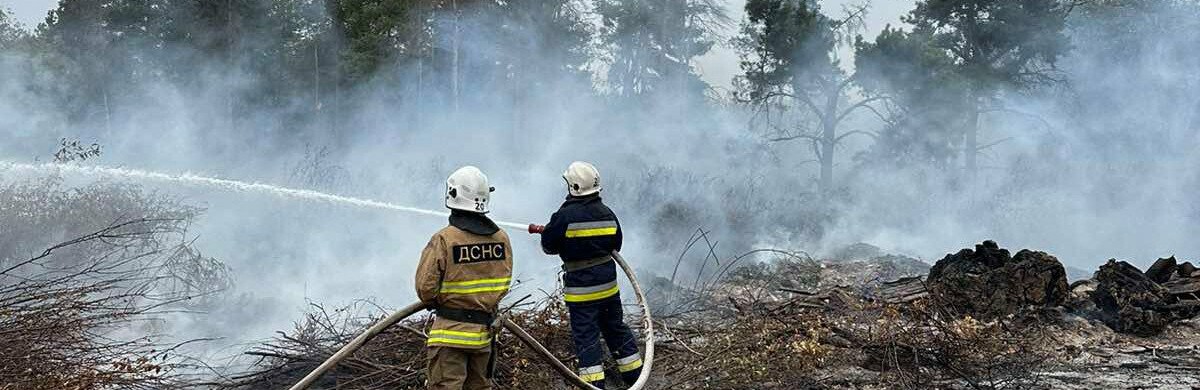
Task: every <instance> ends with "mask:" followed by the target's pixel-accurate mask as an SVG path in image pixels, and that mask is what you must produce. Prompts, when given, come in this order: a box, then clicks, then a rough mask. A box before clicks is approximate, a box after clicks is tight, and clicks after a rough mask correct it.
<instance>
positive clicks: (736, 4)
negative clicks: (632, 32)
mask: <svg viewBox="0 0 1200 390" xmlns="http://www.w3.org/2000/svg"><path fill="white" fill-rule="evenodd" d="M864 2H867V1H866V0H827V1H821V2H820V3H821V6H822V7H823V8H824V9H825V11H826V13H827V14H829V15H830V16H831V17H837V16H839V15H841V14H842V12H841V10H842V8H843V7H846V6H851V5H856V4H863V3H864ZM723 3H725V10H726V12H727V14H728V15H729V17H730V19H732V20H733V23H732V24H730V25H729V26H728V27H727V29H726V31H722V32H721V35H722V40H724V41H728V40H729V38H731V37H733V35H734V34H736V33H737V30H738V24H740V23H741V22H742V7H743V6H745V4H746V1H745V0H725V1H723ZM0 4H2V6H3V7H5V8H8V9H10V10H12V13H13V14H14V15H15V16H16V19H17V20H18V21H20V22H21V23H22V24H24V25H25V26H26V27H29V28H33V27H35V26H37V25H38V23H41V22H42V21H44V20H45V19H46V12H48V11H50V9H51V8H54V6H55V5H56V4H58V0H0ZM869 4H870V10H869V11H868V13H867V15H866V17H865V18H864V21H863V22H864V23H863V24H864V31H863V35H865V36H868V37H873V36H875V35H877V34H879V31H880V30H883V28H884V26H887V25H889V24H891V25H897V24H899V23H900V16H901V15H903V14H904V13H906V12H908V11H909V10H910V9H912V7H913V0H875V1H873V2H869ZM848 54H849V51H848V50H847V51H846V54H844V55H848ZM696 67H697V69H699V70H700V74H701V76H702V77H703V78H704V79H705V81H707V82H708V83H709V84H711V85H712V86H713V87H714V88H717V89H719V90H728V89H729V88H730V86H731V80H733V77H734V76H736V75H737V73H738V71H739V69H738V56H737V53H736V52H735V51H734V50H733V48H731V47H729V45H728V44H727V42H726V43H725V44H722V45H719V46H717V47H714V48H713V50H712V51H711V52H709V53H708V54H707V55H705V56H703V57H700V58H699V59H698V60H697V62H696Z"/></svg>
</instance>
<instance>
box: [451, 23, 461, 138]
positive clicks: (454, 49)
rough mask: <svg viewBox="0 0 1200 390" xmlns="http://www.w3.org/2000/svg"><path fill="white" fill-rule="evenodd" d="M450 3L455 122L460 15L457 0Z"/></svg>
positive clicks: (457, 103)
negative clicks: (452, 28)
mask: <svg viewBox="0 0 1200 390" xmlns="http://www.w3.org/2000/svg"><path fill="white" fill-rule="evenodd" d="M450 4H451V6H452V8H453V12H454V31H453V32H452V33H451V34H452V35H453V36H452V37H451V38H450V41H451V57H450V98H451V100H452V102H451V106H452V108H453V110H454V118H453V119H454V121H455V123H457V121H458V108H459V99H458V88H459V85H458V81H459V80H458V46H459V42H458V40H459V39H460V38H461V37H460V36H459V26H458V24H459V23H460V22H461V21H460V19H461V17H460V15H459V14H458V13H459V11H458V0H453V1H451V2H450Z"/></svg>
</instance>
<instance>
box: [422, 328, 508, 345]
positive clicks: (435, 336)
mask: <svg viewBox="0 0 1200 390" xmlns="http://www.w3.org/2000/svg"><path fill="white" fill-rule="evenodd" d="M491 342H492V339H491V337H490V335H488V332H487V331H483V332H461V331H456V330H445V329H433V330H430V331H429V340H427V341H425V344H426V345H433V344H449V345H461V346H464V347H473V348H478V347H483V346H487V345H488V344H490V343H491Z"/></svg>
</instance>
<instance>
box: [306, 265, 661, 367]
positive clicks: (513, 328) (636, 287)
mask: <svg viewBox="0 0 1200 390" xmlns="http://www.w3.org/2000/svg"><path fill="white" fill-rule="evenodd" d="M613 259H614V260H616V262H617V264H618V265H620V266H621V270H622V271H624V272H625V276H626V277H628V278H629V284H630V285H632V286H633V292H634V295H635V296H636V297H637V303H638V306H640V307H641V308H642V327H643V329H644V331H643V333H644V334H645V338H646V341H645V344H644V347H643V348H642V351H643V353H644V355H643V356H642V374H641V376H638V379H637V382H634V383H633V385H631V386H630V387H629V389H628V390H641V389H642V388H644V387H645V386H646V383H647V382H648V381H649V378H650V369H651V366H652V365H653V363H654V321H653V320H652V319H651V317H650V307H649V306H648V305H646V296H645V295H644V294H643V293H642V287H641V285H640V284H638V280H637V277H636V276H634V274H633V269H632V268H630V267H629V263H626V262H625V259H624V258H623V257H621V254H620V253H617V252H613ZM423 309H425V305H423V304H422V303H421V302H417V303H413V304H411V305H408V306H405V307H404V308H402V309H400V310H397V311H396V312H395V313H392V315H389V316H387V317H386V318H384V319H382V320H380V321H379V322H376V323H375V324H374V325H371V327H370V328H367V330H366V331H365V332H363V333H362V334H359V335H358V337H355V338H354V340H351V341H350V343H348V344H346V346H344V347H342V349H339V350H338V351H337V352H336V353H334V354H333V356H330V357H329V359H326V360H325V361H324V362H322V363H321V365H319V366H317V368H316V369H313V370H312V372H310V373H308V375H305V376H304V379H301V380H300V382H297V383H296V384H295V385H293V386H292V387H291V388H290V390H305V389H308V387H309V386H311V385H312V384H313V382H316V381H317V379H320V378H321V376H322V375H324V374H325V372H326V371H329V370H330V369H332V368H333V367H335V366H337V365H338V363H339V362H341V361H342V360H343V359H345V358H346V357H348V356H350V355H351V354H353V353H354V351H356V350H358V348H360V347H362V346H363V344H366V343H367V341H370V340H371V339H372V338H374V337H375V336H377V335H379V333H382V332H383V331H384V330H385V329H387V328H389V327H391V326H392V325H395V324H396V323H398V322H400V321H403V320H404V319H405V318H408V317H409V316H412V315H413V314H416V313H417V312H420V311H421V310H423ZM499 321H500V323H501V325H502V326H504V328H505V329H508V330H509V331H510V332H513V334H514V335H516V336H517V338H519V339H521V342H524V343H525V345H528V346H529V347H530V348H533V350H534V351H535V352H537V353H538V354H539V355H542V357H543V358H545V359H546V362H548V363H550V365H551V366H553V367H554V369H555V370H556V371H558V373H559V374H561V375H562V376H563V378H565V379H567V381H569V382H571V384H573V385H575V386H576V387H579V388H581V389H588V390H599V389H598V388H596V387H595V386H592V385H590V384H588V383H587V382H585V381H584V380H583V379H581V378H580V377H579V375H578V374H576V373H575V371H572V370H571V369H570V368H569V367H567V365H566V364H564V363H563V362H562V361H560V360H558V358H556V357H554V354H551V353H550V351H549V350H547V349H546V347H545V346H543V345H542V343H540V342H538V341H537V340H536V339H534V338H533V336H530V335H529V332H526V331H525V329H521V327H520V326H518V325H517V324H516V323H515V322H512V320H510V319H508V317H501V318H500V320H499Z"/></svg>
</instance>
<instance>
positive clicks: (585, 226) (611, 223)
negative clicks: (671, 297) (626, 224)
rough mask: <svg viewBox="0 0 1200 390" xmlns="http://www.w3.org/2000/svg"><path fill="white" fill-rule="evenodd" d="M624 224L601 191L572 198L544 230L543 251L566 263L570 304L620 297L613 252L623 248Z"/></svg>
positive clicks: (569, 198)
mask: <svg viewBox="0 0 1200 390" xmlns="http://www.w3.org/2000/svg"><path fill="white" fill-rule="evenodd" d="M621 238H622V232H621V224H620V223H619V222H618V221H617V216H616V214H613V212H612V210H611V209H609V208H608V206H605V205H604V203H603V202H601V200H600V194H594V195H588V196H582V197H573V196H572V197H568V198H567V201H566V202H563V204H562V207H560V208H559V209H558V211H557V212H555V213H554V215H552V216H550V223H547V224H546V229H545V230H544V231H543V232H542V250H543V251H545V252H546V254H550V255H559V257H561V258H562V260H563V263H564V269H566V271H567V272H566V274H564V275H563V287H564V288H563V294H564V298H565V299H566V301H567V303H568V304H581V303H589V302H597V301H600V300H604V299H607V298H610V297H614V296H617V295H618V294H619V292H620V290H619V289H618V288H617V268H616V264H615V263H614V262H613V261H612V257H611V256H612V252H613V251H619V250H621Z"/></svg>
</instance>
